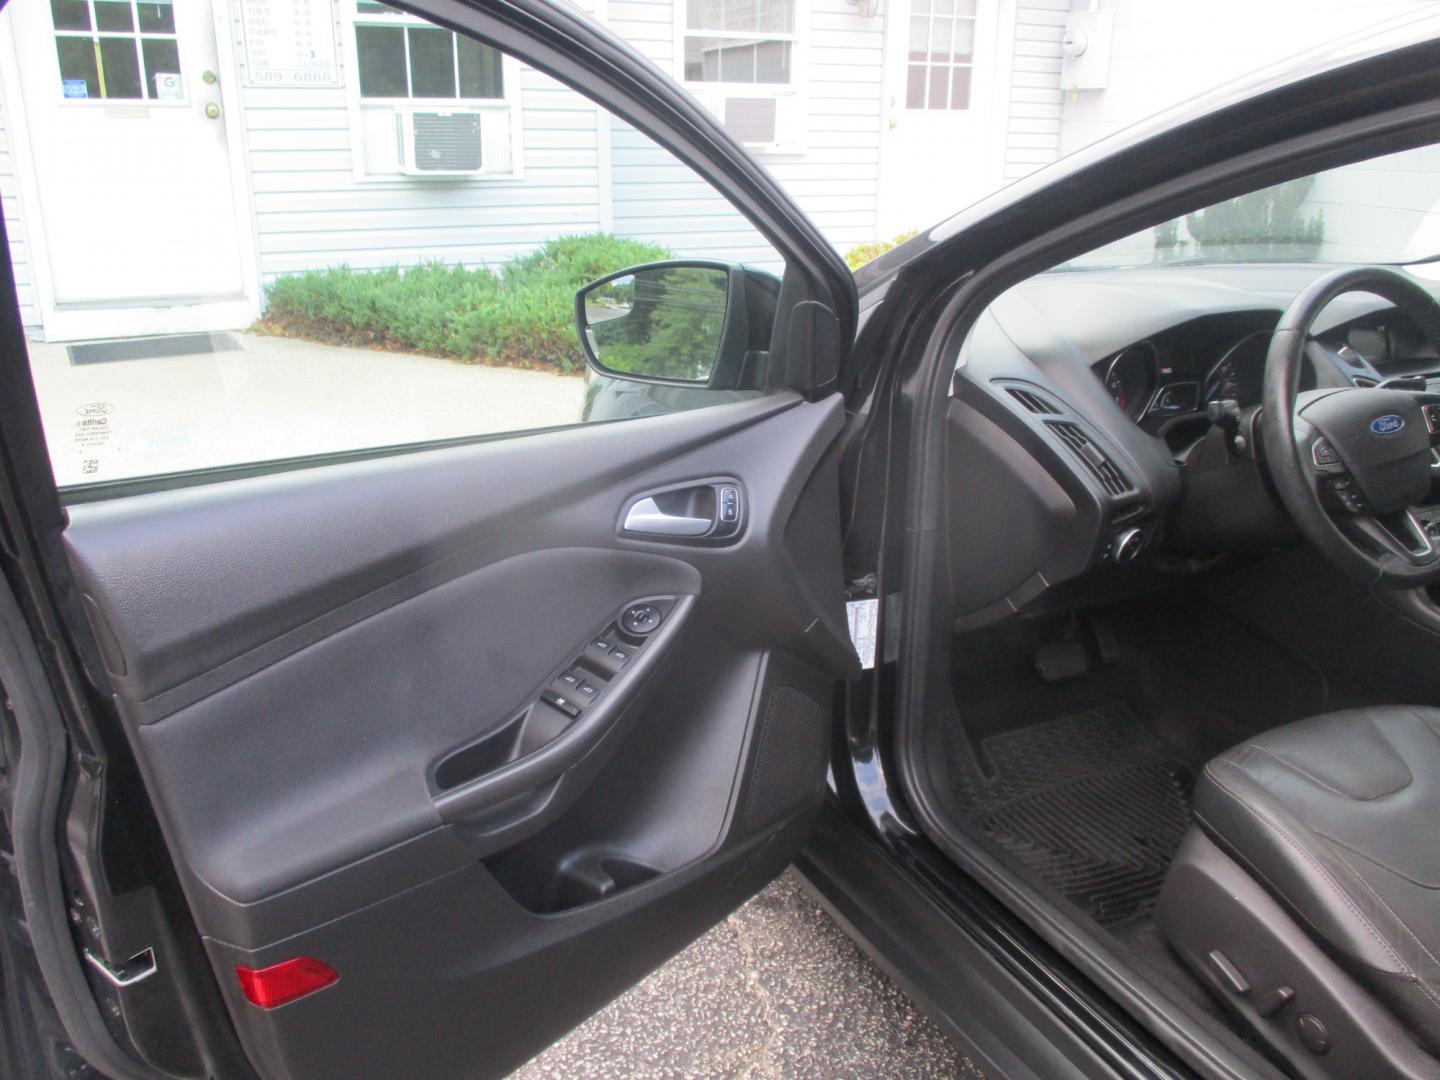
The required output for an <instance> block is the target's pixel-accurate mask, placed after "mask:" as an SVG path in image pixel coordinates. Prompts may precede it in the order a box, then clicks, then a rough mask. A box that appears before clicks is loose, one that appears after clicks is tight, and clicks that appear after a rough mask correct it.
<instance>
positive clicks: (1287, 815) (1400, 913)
mask: <svg viewBox="0 0 1440 1080" xmlns="http://www.w3.org/2000/svg"><path fill="white" fill-rule="evenodd" d="M1195 812H1196V817H1197V818H1198V820H1199V822H1200V825H1201V827H1202V828H1203V829H1204V830H1205V831H1206V832H1207V833H1208V834H1209V835H1210V837H1211V838H1212V839H1213V840H1214V841H1215V842H1216V843H1217V844H1219V845H1220V846H1221V847H1222V848H1224V849H1225V850H1226V851H1228V852H1229V853H1230V854H1231V855H1232V856H1233V857H1234V858H1235V859H1237V860H1238V861H1239V862H1241V863H1242V864H1243V865H1244V866H1245V867H1246V868H1247V870H1248V871H1249V872H1250V873H1251V874H1253V875H1254V876H1255V878H1256V880H1257V881H1259V882H1260V883H1261V884H1262V885H1264V886H1265V888H1267V889H1268V890H1269V891H1270V892H1271V893H1272V895H1274V896H1275V897H1276V899H1277V900H1279V901H1280V902H1281V903H1282V904H1283V905H1284V906H1285V907H1287V908H1288V909H1289V910H1290V911H1291V912H1292V913H1293V914H1294V915H1295V917H1296V918H1297V919H1298V920H1299V921H1300V923H1301V924H1302V925H1303V926H1305V927H1306V929H1307V930H1308V931H1309V932H1310V933H1311V934H1313V935H1314V936H1315V937H1316V939H1317V940H1318V941H1319V942H1320V943H1321V944H1322V945H1323V946H1324V947H1325V948H1326V949H1327V951H1329V952H1330V953H1331V954H1332V955H1333V956H1334V957H1335V958H1336V960H1337V961H1339V962H1340V963H1341V964H1342V965H1343V966H1344V967H1345V968H1346V969H1347V970H1349V971H1350V972H1351V973H1352V974H1353V975H1354V976H1355V977H1356V978H1357V979H1359V980H1360V981H1361V982H1362V983H1363V984H1364V985H1366V986H1368V987H1369V988H1370V989H1371V990H1372V992H1374V993H1375V994H1376V996H1377V997H1379V998H1380V999H1381V1000H1382V1001H1384V1002H1385V1003H1386V1004H1387V1005H1388V1006H1389V1007H1390V1008H1391V1009H1392V1010H1393V1011H1394V1012H1395V1013H1396V1015H1397V1016H1398V1017H1399V1018H1400V1019H1401V1020H1402V1021H1404V1022H1405V1024H1406V1026H1407V1027H1409V1028H1410V1029H1411V1030H1412V1031H1413V1032H1414V1033H1415V1036H1416V1038H1417V1039H1418V1040H1419V1041H1420V1042H1421V1043H1422V1044H1424V1045H1425V1046H1426V1047H1427V1048H1428V1049H1429V1050H1430V1051H1431V1052H1432V1053H1440V960H1437V955H1440V710H1437V709H1428V708H1410V707H1406V706H1386V707H1383V708H1367V709H1352V710H1347V711H1344V712H1335V713H1327V714H1325V715H1323V716H1316V717H1312V718H1311V719H1308V720H1301V721H1299V722H1298V723H1294V724H1288V725H1286V726H1285V727H1281V728H1276V729H1275V730H1273V731H1268V732H1266V733H1265V734H1263V735H1260V736H1257V737H1256V738H1253V739H1251V740H1249V741H1248V742H1245V743H1242V744H1241V745H1240V746H1237V747H1235V748H1234V749H1233V750H1229V751H1227V752H1226V753H1224V754H1221V755H1220V756H1219V757H1217V758H1215V759H1214V760H1213V761H1211V762H1210V763H1209V764H1208V765H1206V767H1205V769H1204V771H1203V773H1202V774H1201V777H1200V780H1199V781H1198V782H1197V784H1196V790H1195Z"/></svg>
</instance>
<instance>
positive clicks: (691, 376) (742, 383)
mask: <svg viewBox="0 0 1440 1080" xmlns="http://www.w3.org/2000/svg"><path fill="white" fill-rule="evenodd" d="M779 295H780V279H779V278H778V277H776V276H775V275H774V274H770V273H767V272H765V271H763V270H756V269H752V268H750V267H745V266H740V265H737V264H733V263H724V262H718V261H713V260H707V259H670V260H666V261H664V262H654V263H645V264H643V265H640V266H632V267H628V268H627V269H624V270H619V271H616V272H615V273H613V274H608V275H606V276H605V277H603V278H600V279H598V280H596V281H592V282H591V283H590V284H588V285H586V286H585V287H584V288H582V289H580V290H579V291H578V292H577V293H576V294H575V329H576V333H577V334H578V335H579V338H580V347H581V349H582V350H583V351H584V353H585V360H586V363H587V364H589V366H590V367H591V368H592V369H594V370H595V371H596V372H598V373H599V374H601V375H605V376H608V377H610V378H616V379H626V380H630V381H633V382H640V383H651V384H662V385H668V386H683V387H692V388H705V389H725V390H735V389H758V388H760V387H762V386H763V385H764V382H765V379H766V378H767V377H768V369H769V349H770V337H771V333H772V332H773V330H774V322H775V308H776V302H777V300H778V298H779Z"/></svg>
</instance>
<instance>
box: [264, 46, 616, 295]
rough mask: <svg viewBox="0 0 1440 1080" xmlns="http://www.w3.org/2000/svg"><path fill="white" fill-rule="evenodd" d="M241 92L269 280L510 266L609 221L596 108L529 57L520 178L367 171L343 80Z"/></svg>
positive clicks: (524, 85) (525, 74) (524, 72)
mask: <svg viewBox="0 0 1440 1080" xmlns="http://www.w3.org/2000/svg"><path fill="white" fill-rule="evenodd" d="M236 47H237V49H243V43H242V42H237V44H236ZM348 74H349V73H348V72H344V73H343V75H345V76H348ZM342 77H343V76H342ZM241 99H242V107H243V109H242V111H243V126H244V137H245V148H246V159H247V161H248V165H249V168H248V173H249V182H250V192H251V198H252V201H253V205H254V214H255V242H256V248H257V250H258V252H259V265H260V275H261V279H262V281H263V283H265V284H267V285H268V284H269V283H270V282H272V281H274V280H275V278H276V277H278V276H280V275H283V274H294V273H299V272H302V271H305V270H319V269H324V268H326V267H330V266H338V265H342V264H343V265H347V266H351V267H354V268H356V269H373V268H379V267H384V266H413V265H415V264H417V263H421V262H432V261H439V262H445V263H459V264H463V265H466V266H479V265H500V264H503V263H505V262H508V261H510V260H511V259H514V258H516V257H518V256H520V255H524V254H526V253H528V252H530V251H532V250H534V249H535V248H536V247H538V246H539V245H541V244H542V243H544V242H545V241H546V240H549V239H552V238H554V237H557V236H564V235H568V234H574V233H591V232H595V231H596V230H598V229H599V228H600V226H601V220H602V215H601V206H600V197H601V196H600V192H601V183H600V169H601V158H600V153H599V150H600V142H599V135H598V128H597V124H596V110H595V107H594V106H593V105H592V104H591V103H590V102H588V101H586V100H585V99H584V98H583V97H581V96H580V95H579V94H576V93H575V92H574V91H572V90H569V89H568V88H566V87H564V86H561V85H560V84H559V83H557V82H555V81H554V80H553V79H551V78H549V77H548V76H546V75H543V74H541V73H540V72H537V71H534V70H531V69H529V68H522V69H521V113H520V124H521V132H522V139H523V145H524V151H523V161H524V175H523V178H522V179H518V180H491V179H469V178H457V179H449V178H446V179H441V178H435V177H423V178H396V179H393V180H390V179H383V180H372V179H358V178H357V177H356V175H355V172H354V158H353V156H352V155H353V154H356V153H359V152H360V148H358V147H352V145H351V130H350V117H349V112H348V108H347V104H346V94H345V91H344V90H343V89H333V88H318V89H314V88H302V89H277V88H270V87H263V88H262V87H244V88H242V90H241Z"/></svg>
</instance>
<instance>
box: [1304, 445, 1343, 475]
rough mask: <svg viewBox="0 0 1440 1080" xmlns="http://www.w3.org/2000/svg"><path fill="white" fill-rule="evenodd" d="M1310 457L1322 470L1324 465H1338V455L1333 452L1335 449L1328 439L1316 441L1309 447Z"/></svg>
mask: <svg viewBox="0 0 1440 1080" xmlns="http://www.w3.org/2000/svg"><path fill="white" fill-rule="evenodd" d="M1310 456H1311V457H1312V458H1313V459H1314V461H1315V464H1316V465H1318V466H1320V467H1321V468H1322V469H1323V468H1324V467H1325V466H1326V465H1339V464H1340V455H1339V454H1337V453H1336V452H1335V447H1333V446H1331V445H1330V440H1328V439H1316V440H1315V442H1314V443H1313V444H1312V445H1311V447H1310Z"/></svg>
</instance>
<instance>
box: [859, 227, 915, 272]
mask: <svg viewBox="0 0 1440 1080" xmlns="http://www.w3.org/2000/svg"><path fill="white" fill-rule="evenodd" d="M919 231H920V230H919V229H911V230H910V231H909V232H903V233H901V234H900V235H899V236H897V237H895V239H893V240H872V241H871V242H870V243H868V244H860V245H858V246H856V247H853V248H851V249H850V250H849V251H847V252H846V253H845V265H846V266H848V267H850V269H851V270H859V269H860V267H862V266H864V265H865V264H866V263H867V262H869V261H870V260H871V259H878V258H879V257H880V256H881V255H884V254H885V252H887V251H889V250H890V249H891V248H893V247H899V246H900V245H901V244H903V243H904V242H905V241H906V240H909V239H910V238H911V237H912V236H914V235H915V234H916V233H918V232H919Z"/></svg>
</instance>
